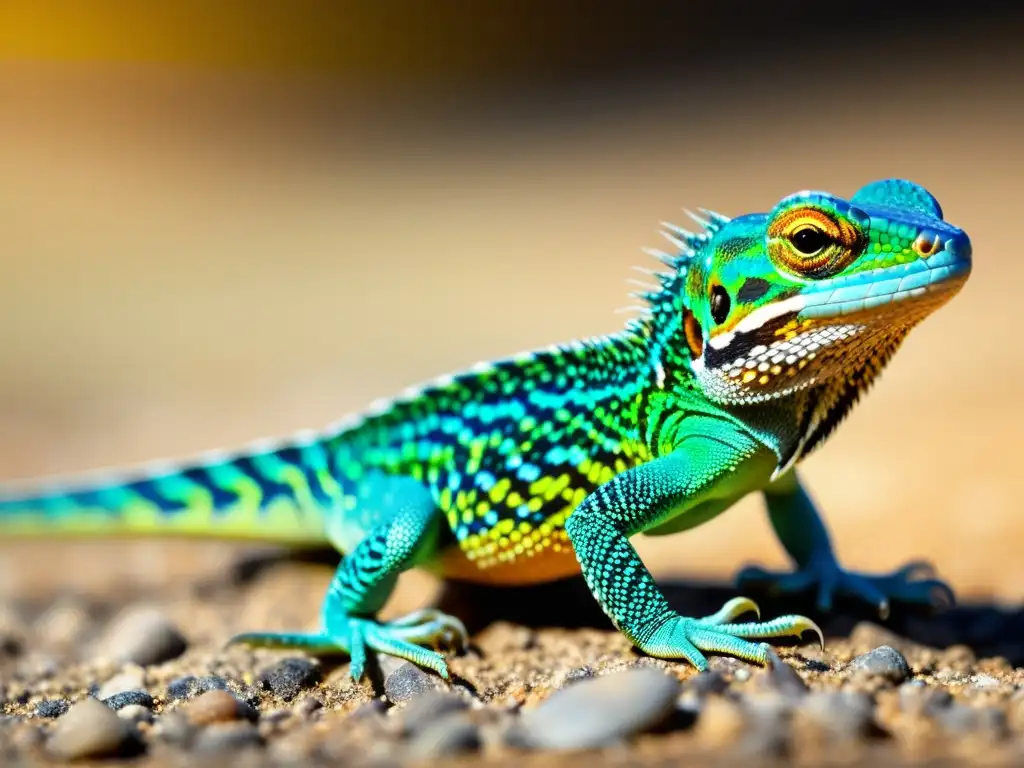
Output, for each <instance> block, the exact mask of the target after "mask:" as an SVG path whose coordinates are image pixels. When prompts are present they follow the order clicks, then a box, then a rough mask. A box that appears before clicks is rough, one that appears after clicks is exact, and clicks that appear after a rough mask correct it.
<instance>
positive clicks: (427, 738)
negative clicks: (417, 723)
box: [408, 712, 483, 759]
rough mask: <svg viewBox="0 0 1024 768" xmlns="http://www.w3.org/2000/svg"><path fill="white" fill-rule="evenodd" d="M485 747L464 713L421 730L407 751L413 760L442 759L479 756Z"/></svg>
mask: <svg viewBox="0 0 1024 768" xmlns="http://www.w3.org/2000/svg"><path fill="white" fill-rule="evenodd" d="M482 744H483V742H482V740H481V738H480V729H479V727H478V726H477V725H476V723H474V722H473V721H472V720H470V719H468V718H467V717H466V715H465V713H463V712H449V713H448V714H447V715H445V716H444V717H440V718H437V719H434V720H433V721H431V722H430V723H427V724H425V725H424V726H423V727H422V728H421V729H420V730H418V731H417V732H416V734H415V735H414V736H413V737H412V739H411V740H410V741H409V745H408V750H409V754H410V756H411V757H413V758H414V759H424V758H439V757H450V756H453V755H462V754H467V753H470V752H476V751H477V750H478V749H480V747H481V746H482Z"/></svg>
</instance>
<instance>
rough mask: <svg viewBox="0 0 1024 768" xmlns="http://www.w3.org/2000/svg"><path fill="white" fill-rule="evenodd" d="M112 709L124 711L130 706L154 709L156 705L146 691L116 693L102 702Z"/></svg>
mask: <svg viewBox="0 0 1024 768" xmlns="http://www.w3.org/2000/svg"><path fill="white" fill-rule="evenodd" d="M102 701H103V703H104V704H106V705H107V706H108V707H110V708H111V709H123V708H124V707H129V706H139V707H146V708H147V709H152V708H153V705H154V703H155V702H154V701H153V697H152V696H150V695H149V694H148V693H147V692H146V691H122V692H121V693H115V694H114V695H113V696H110V697H108V698H106V699H103V700H102Z"/></svg>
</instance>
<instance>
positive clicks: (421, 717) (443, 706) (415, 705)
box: [402, 690, 469, 734]
mask: <svg viewBox="0 0 1024 768" xmlns="http://www.w3.org/2000/svg"><path fill="white" fill-rule="evenodd" d="M468 707H469V704H467V703H466V700H465V699H464V698H463V697H462V696H459V695H458V694H456V693H452V692H451V691H437V690H435V691H428V692H426V693H424V694H422V695H420V696H417V697H415V698H414V699H410V700H409V703H408V704H406V705H405V710H404V711H403V712H402V730H403V731H404V732H405V733H407V734H413V733H416V732H417V731H421V730H423V729H424V728H426V727H427V726H429V725H431V724H432V723H434V722H435V721H436V720H438V719H440V718H444V717H446V716H448V715H451V714H452V713H453V712H462V711H463V710H465V709H468Z"/></svg>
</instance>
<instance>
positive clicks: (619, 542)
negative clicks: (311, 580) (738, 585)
mask: <svg viewBox="0 0 1024 768" xmlns="http://www.w3.org/2000/svg"><path fill="white" fill-rule="evenodd" d="M702 214H703V217H704V218H702V217H701V216H696V215H694V214H690V215H691V216H692V217H693V218H694V219H696V220H697V221H698V222H699V223H700V224H701V225H702V227H703V229H702V231H700V232H698V233H691V232H688V231H686V230H683V229H680V228H677V227H675V226H671V225H667V226H668V231H667V232H666V233H665V234H666V235H667V237H668V239H669V241H670V242H671V243H672V252H671V253H661V252H652V253H654V255H656V256H657V257H658V258H659V259H660V260H661V261H662V262H663V263H664V265H665V271H663V272H652V273H651V274H652V276H653V278H654V279H655V280H656V285H652V286H651V288H650V290H647V291H644V292H642V293H641V294H639V295H640V296H641V297H642V298H643V299H644V300H645V304H646V311H645V313H644V315H643V316H642V317H639V318H636V319H634V320H632V321H630V322H629V323H628V324H627V326H626V327H625V328H624V329H623V330H622V331H620V332H618V333H615V334H611V335H608V336H603V337H599V338H593V339H588V340H585V341H577V342H574V343H571V344H567V345H562V346H556V347H551V348H549V349H544V350H540V351H535V352H530V353H526V354H522V355H519V356H516V357H513V358H510V359H507V360H503V361H500V362H496V363H493V364H491V363H488V364H480V365H477V366H475V367H474V368H472V369H470V370H468V371H466V372H463V373H459V374H457V375H453V376H449V377H444V378H442V379H439V380H436V381H434V382H431V383H430V384H428V385H425V386H423V387H419V388H416V389H413V390H410V391H408V392H406V393H404V394H403V395H401V396H399V397H398V398H397V399H393V400H388V401H384V402H381V403H379V404H377V405H375V406H372V407H371V408H370V409H369V410H368V411H367V412H365V413H363V414H360V415H359V416H358V417H355V418H351V419H349V420H347V421H345V422H342V423H338V424H335V425H333V426H330V427H328V428H326V429H324V430H321V431H317V432H307V433H300V434H296V435H293V436H292V437H290V438H288V439H284V440H279V441H264V442H262V443H255V444H252V445H249V446H247V447H245V448H243V449H242V450H240V451H237V452H233V453H220V452H217V453H207V454H204V455H202V456H199V457H198V458H196V459H194V460H192V461H187V462H183V463H180V464H173V463H172V464H166V465H156V466H148V467H144V468H142V469H140V470H138V471H136V472H134V473H132V472H127V473H123V474H120V475H117V476H107V475H104V476H102V477H100V478H98V479H94V480H89V479H81V480H79V481H77V482H72V481H70V480H65V481H63V482H58V483H55V484H52V485H50V486H48V487H41V488H36V489H34V490H31V489H30V490H29V491H24V492H21V493H20V494H19V493H17V492H16V491H15V490H14V489H13V488H10V487H9V488H7V489H6V490H4V491H2V492H0V532H2V534H3V535H4V536H8V537H9V536H14V535H19V534H47V533H70V534H88V533H97V534H107V533H125V534H138V533H155V534H177V535H205V536H219V537H227V538H250V539H263V540H270V541H277V542H291V543H295V542H309V541H323V540H325V539H326V540H327V541H329V542H331V543H332V544H333V545H334V546H335V547H337V549H338V550H340V551H341V552H343V553H344V557H343V559H342V562H341V564H340V565H339V567H338V570H337V573H336V575H335V577H334V579H333V581H332V583H331V585H330V587H329V589H328V591H327V595H326V597H325V598H324V601H323V607H322V611H321V616H320V626H319V629H318V630H317V631H316V632H310V633H300V632H296V633H261V632H254V633H248V634H244V635H240V636H238V637H236V638H235V639H234V640H235V641H236V642H240V643H245V644H248V645H250V646H264V647H276V648H293V649H303V650H305V651H307V652H310V653H314V654H328V653H342V654H348V655H349V656H350V657H351V673H352V675H353V676H354V677H356V678H359V677H360V676H361V675H362V672H363V669H364V664H365V660H366V655H367V652H368V651H377V652H384V653H388V654H392V655H395V656H398V657H402V658H405V659H408V660H410V661H412V662H415V663H416V664H419V665H422V666H424V667H427V668H430V669H433V670H436V671H437V672H438V673H440V674H441V675H442V676H447V675H448V667H447V665H446V661H445V658H444V656H443V655H442V654H441V653H439V652H438V651H437V650H436V648H438V647H440V646H441V645H443V644H448V645H458V644H460V643H461V642H463V641H464V640H465V630H464V628H463V626H462V625H461V623H460V622H459V620H458V619H457V618H454V617H451V616H447V615H444V614H442V613H440V612H439V611H436V610H433V609H428V610H423V611H418V612H416V613H415V614H413V615H410V616H407V617H405V618H402V619H399V620H396V621H392V622H387V623H384V622H379V621H377V620H376V619H375V616H376V614H377V612H378V610H379V609H380V608H381V606H382V605H383V604H384V602H385V601H386V599H387V598H388V596H389V594H390V592H391V591H392V588H393V586H394V584H395V581H396V579H397V577H398V575H399V574H400V573H401V572H402V571H404V570H406V569H409V568H413V567H424V568H428V569H431V570H433V571H434V572H436V573H438V574H440V575H441V576H442V577H447V578H450V579H461V580H473V581H477V582H486V583H491V584H498V585H502V584H524V583H536V582H542V581H547V580H552V579H556V578H561V577H564V576H567V575H570V574H573V573H578V572H579V571H582V573H583V576H584V578H585V579H586V582H587V583H588V584H589V586H590V589H591V591H592V592H593V594H594V597H595V598H596V599H597V600H598V601H599V602H600V604H601V606H602V607H603V609H604V611H605V612H606V613H607V615H608V616H609V618H610V619H611V620H612V622H613V623H614V625H615V626H616V627H618V628H619V630H621V631H622V632H623V633H624V634H625V635H626V636H627V637H628V638H629V640H630V641H631V642H632V643H633V644H635V646H636V647H637V648H639V649H640V650H641V651H643V652H646V653H648V654H651V655H653V656H657V657H661V658H670V659H686V660H687V661H689V662H690V663H691V664H693V665H694V666H695V667H697V668H699V669H704V668H705V667H706V665H707V661H706V658H705V656H704V654H705V653H727V654H732V655H734V656H736V657H739V658H743V659H748V660H751V661H756V662H761V663H764V662H765V661H766V660H767V658H768V656H769V653H770V651H769V647H768V646H767V645H766V644H765V643H763V642H752V641H754V640H761V639H764V638H771V637H780V636H784V635H797V636H798V635H800V634H801V633H802V632H803V631H805V630H808V629H811V630H815V631H817V632H818V634H819V637H820V631H819V630H818V628H817V627H816V626H815V624H814V623H813V622H812V621H811V620H810V619H807V618H805V617H802V616H783V617H780V618H776V619H774V620H770V621H764V622H761V621H757V622H747V623H736V622H735V619H736V618H737V617H738V616H739V615H740V614H742V613H744V612H746V611H748V610H754V611H756V606H755V605H754V603H753V602H752V601H751V600H748V599H745V598H735V599H733V600H731V601H729V602H728V603H727V604H726V605H725V606H724V607H723V608H722V609H721V610H720V611H719V612H718V613H716V614H714V615H712V616H708V617H704V618H689V617H684V616H681V615H678V614H677V613H676V612H674V611H673V610H672V609H671V608H670V607H669V605H668V603H667V602H666V600H665V598H664V597H663V595H662V594H661V592H660V591H659V590H658V587H657V585H656V584H655V581H654V579H653V578H652V576H651V574H650V572H649V571H648V570H647V568H646V567H645V566H644V564H643V563H642V562H641V560H640V558H639V557H638V556H637V554H636V552H635V550H634V549H633V547H632V546H631V544H630V541H629V540H630V537H631V536H633V535H635V534H637V533H640V532H644V533H647V534H649V535H662V534H668V533H673V532H676V531H682V530H686V529H688V528H692V527H694V526H696V525H699V524H701V523H703V522H705V521H707V520H709V519H711V518H713V517H715V516H716V515H718V514H719V513H720V512H722V511H723V510H725V509H727V508H728V507H729V506H731V505H732V504H733V503H734V502H735V501H737V500H738V499H739V498H741V497H743V496H745V495H746V494H748V493H751V492H754V491H760V492H761V493H763V494H764V498H765V500H766V503H767V508H768V514H769V516H770V519H771V522H772V524H773V526H774V528H775V530H776V532H777V534H778V536H779V538H780V540H781V542H782V544H783V546H784V547H785V549H786V550H787V551H788V553H789V554H790V555H791V557H792V559H793V560H794V562H795V565H796V570H795V571H793V572H792V573H788V574H775V573H768V572H766V571H763V570H760V569H750V570H748V571H746V572H745V573H744V574H742V577H743V578H742V580H743V581H745V582H747V583H750V582H752V581H761V582H763V583H766V584H768V585H774V586H775V587H776V588H778V589H779V590H781V591H782V592H784V593H785V592H792V591H797V590H807V589H810V588H816V589H817V595H818V601H819V605H820V607H821V608H822V609H827V608H829V607H830V604H831V600H832V598H833V596H834V595H837V594H847V595H850V596H854V597H856V598H858V599H863V600H865V601H868V602H869V603H872V604H874V605H876V606H877V607H878V608H879V610H881V611H883V612H884V611H886V610H888V605H889V602H890V601H891V600H901V601H908V602H920V603H931V602H933V601H936V600H937V599H938V598H939V597H941V596H942V595H943V593H947V597H948V599H951V598H952V594H951V592H950V591H949V588H948V587H946V585H945V584H943V583H942V582H941V581H938V580H936V579H933V578H930V577H928V578H924V577H920V576H919V574H917V573H916V572H915V569H914V567H912V566H908V567H906V568H903V569H900V570H897V571H895V572H893V573H891V574H885V575H858V574H855V573H851V572H848V571H846V570H843V569H842V568H841V567H840V566H839V565H838V563H837V561H836V558H835V556H834V554H833V550H832V546H831V544H830V541H829V536H828V534H827V532H826V529H825V525H824V523H823V522H822V520H821V518H820V517H819V515H818V512H817V511H816V510H815V507H814V505H813V503H812V501H811V499H810V498H809V496H808V494H807V493H806V491H805V490H804V488H803V486H802V485H801V482H800V480H799V479H798V476H797V472H796V470H795V469H794V465H796V464H797V463H798V462H799V461H800V460H801V459H802V458H804V457H805V456H807V455H808V454H809V453H810V452H811V451H812V450H813V449H814V448H815V447H817V446H818V445H819V444H820V443H821V442H822V441H823V440H824V439H825V438H826V437H828V435H829V434H830V433H831V432H832V431H833V429H834V428H835V427H836V426H837V425H838V424H839V422H840V421H841V420H842V419H843V418H844V416H845V415H846V414H847V412H848V411H849V410H850V408H851V407H852V406H853V404H854V403H855V402H856V401H857V399H858V398H859V396H860V395H861V394H862V393H863V392H864V391H865V390H866V389H867V388H868V387H869V385H870V384H871V383H872V381H873V380H874V379H875V377H876V376H877V375H878V373H879V371H880V370H881V369H882V367H883V366H884V365H885V364H886V362H887V361H888V360H889V359H890V358H891V357H892V355H893V353H894V352H895V351H896V349H897V347H898V346H899V345H900V343H901V342H902V341H903V339H904V337H905V336H906V335H907V333H908V332H909V331H910V329H911V328H912V327H913V326H914V325H915V324H917V323H918V322H919V321H921V320H922V319H923V318H924V317H925V316H926V315H928V314H929V313H931V312H932V311H934V310H935V309H936V308H938V307H939V306H940V305H942V304H943V303H945V302H946V301H947V300H949V299H950V298H951V297H952V296H953V295H954V294H955V293H956V292H957V291H958V290H959V288H960V287H961V286H962V285H963V283H964V282H965V280H966V279H967V277H968V274H969V272H970V269H971V247H970V241H969V240H968V238H967V235H966V234H965V233H964V232H963V231H961V230H960V229H957V228H956V227H954V226H952V225H950V224H947V223H946V222H945V221H944V220H943V215H942V211H941V209H940V208H939V205H938V203H937V202H936V200H935V199H934V198H933V197H932V196H931V195H930V194H929V193H928V192H927V191H925V190H924V189H922V188H921V187H919V186H917V185H916V184H913V183H911V182H909V181H903V180H896V179H894V180H886V181H879V182H874V183H872V184H869V185H867V186H865V187H864V188H862V189H861V190H860V191H858V192H857V193H856V194H855V195H853V197H852V198H850V199H849V200H844V199H841V198H838V197H834V196H832V195H828V194H825V193H822V192H800V193H797V194H794V195H791V196H788V197H786V198H784V199H783V200H781V201H780V202H779V203H778V204H776V205H775V207H774V209H773V210H772V211H771V212H770V213H758V214H751V215H745V216H740V217H738V218H735V219H731V220H730V219H728V218H726V217H725V216H722V215H720V214H717V213H713V212H710V211H702Z"/></svg>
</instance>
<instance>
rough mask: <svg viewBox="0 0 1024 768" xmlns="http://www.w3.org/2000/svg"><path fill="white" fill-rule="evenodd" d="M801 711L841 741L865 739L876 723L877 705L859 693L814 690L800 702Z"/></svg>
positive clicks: (868, 697) (804, 715) (865, 695)
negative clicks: (875, 709) (875, 706)
mask: <svg viewBox="0 0 1024 768" xmlns="http://www.w3.org/2000/svg"><path fill="white" fill-rule="evenodd" d="M799 709H800V714H801V715H802V716H803V717H805V718H807V719H808V720H810V721H811V722H813V723H814V724H815V725H817V726H819V727H820V728H821V729H822V730H825V731H827V732H829V733H831V734H832V735H833V736H836V737H839V738H842V739H856V738H859V737H861V736H864V735H866V734H868V733H870V731H871V728H872V725H873V723H874V702H873V701H872V699H871V697H870V696H868V695H867V694H865V693H860V692H853V691H814V692H813V693H810V694H808V695H807V696H805V697H804V698H803V699H802V700H801V701H800V705H799Z"/></svg>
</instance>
